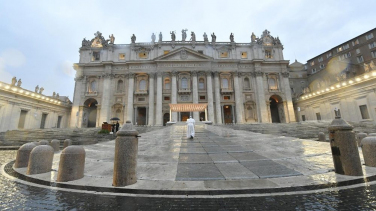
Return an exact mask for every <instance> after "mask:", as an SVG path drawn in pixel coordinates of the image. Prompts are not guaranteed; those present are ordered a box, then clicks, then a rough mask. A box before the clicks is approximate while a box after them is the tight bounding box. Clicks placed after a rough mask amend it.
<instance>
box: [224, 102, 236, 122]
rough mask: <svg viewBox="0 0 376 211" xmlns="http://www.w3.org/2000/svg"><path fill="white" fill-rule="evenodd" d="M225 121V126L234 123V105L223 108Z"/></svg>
mask: <svg viewBox="0 0 376 211" xmlns="http://www.w3.org/2000/svg"><path fill="white" fill-rule="evenodd" d="M223 119H224V123H225V124H231V123H233V120H234V119H233V114H232V105H224V106H223Z"/></svg>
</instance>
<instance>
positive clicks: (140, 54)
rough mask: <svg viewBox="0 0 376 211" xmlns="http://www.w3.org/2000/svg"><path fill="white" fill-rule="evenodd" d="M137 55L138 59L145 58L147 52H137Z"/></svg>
mask: <svg viewBox="0 0 376 211" xmlns="http://www.w3.org/2000/svg"><path fill="white" fill-rule="evenodd" d="M138 57H139V58H140V59H147V58H148V53H147V52H141V53H138Z"/></svg>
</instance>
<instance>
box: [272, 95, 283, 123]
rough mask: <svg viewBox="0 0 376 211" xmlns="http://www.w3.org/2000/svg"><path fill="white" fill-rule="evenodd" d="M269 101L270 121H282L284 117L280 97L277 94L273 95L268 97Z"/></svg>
mask: <svg viewBox="0 0 376 211" xmlns="http://www.w3.org/2000/svg"><path fill="white" fill-rule="evenodd" d="M269 102H270V116H271V117H272V123H281V122H284V120H285V119H284V109H283V102H282V98H281V97H280V96H278V95H273V96H271V97H270V98H269Z"/></svg>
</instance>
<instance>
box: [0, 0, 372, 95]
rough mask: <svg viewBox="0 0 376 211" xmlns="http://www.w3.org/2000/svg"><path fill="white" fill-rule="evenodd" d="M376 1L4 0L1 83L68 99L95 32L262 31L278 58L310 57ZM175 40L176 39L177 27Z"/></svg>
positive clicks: (339, 38)
mask: <svg viewBox="0 0 376 211" xmlns="http://www.w3.org/2000/svg"><path fill="white" fill-rule="evenodd" d="M374 8H376V1H374V0H361V1H350V0H349V1H339V0H325V1H298V0H283V1H280V0H278V1H268V0H262V1H253V0H243V1H236V0H231V1H229V0H226V1H224V0H215V1H214V0H213V1H209V0H190V1H178V0H174V1H172V0H171V1H164V0H159V1H157V0H154V1H149V0H143V1H124V0H123V1H96V0H91V1H80V0H79V1H77V0H76V1H72V0H64V1H51V0H46V1H44V0H38V1H26V0H25V1H23V0H19V1H5V0H0V29H1V30H0V81H4V82H7V83H10V81H11V78H12V77H13V76H16V77H17V79H19V78H21V79H22V82H23V83H22V87H23V88H26V89H30V90H34V87H35V86H36V85H39V86H40V87H41V86H42V87H44V88H45V91H44V94H46V95H52V92H53V91H56V92H58V93H60V96H69V98H70V99H72V98H73V90H74V74H75V71H74V70H73V68H72V66H73V63H75V62H78V59H79V53H78V49H79V47H80V45H81V41H82V39H83V38H84V37H86V38H87V39H92V38H93V37H94V33H95V32H96V31H98V30H99V31H100V32H102V33H103V35H104V36H105V38H107V37H108V35H109V34H114V36H115V37H116V40H115V44H128V43H130V36H131V35H132V34H133V33H134V34H135V35H136V36H137V42H149V41H150V36H151V33H153V32H154V33H157V32H158V33H159V32H162V33H163V34H164V40H167V39H169V35H168V33H169V31H172V30H176V31H177V32H180V31H181V29H183V28H187V29H188V31H189V32H190V31H194V32H195V33H196V36H197V40H203V38H202V36H201V35H202V34H203V33H204V32H206V33H207V34H209V33H212V32H215V34H216V35H217V41H228V40H229V35H230V33H231V32H232V33H234V36H235V42H243V43H245V42H250V35H251V34H252V32H254V33H255V34H256V35H257V36H260V35H261V33H262V31H263V30H265V29H268V30H269V31H270V32H271V35H272V36H279V37H280V40H281V42H282V44H283V45H284V57H285V59H286V60H290V62H293V61H294V60H295V59H297V60H298V61H300V62H302V63H305V62H306V61H307V60H308V59H310V58H312V57H314V56H316V55H318V54H320V53H322V52H324V51H326V50H329V49H330V48H332V47H334V46H335V45H338V44H341V43H342V42H345V41H347V40H349V39H351V38H353V37H355V36H357V35H360V34H362V33H364V32H366V31H368V30H371V29H373V28H375V24H376V15H375V10H374ZM177 37H178V40H180V39H181V37H180V33H179V34H178V36H177Z"/></svg>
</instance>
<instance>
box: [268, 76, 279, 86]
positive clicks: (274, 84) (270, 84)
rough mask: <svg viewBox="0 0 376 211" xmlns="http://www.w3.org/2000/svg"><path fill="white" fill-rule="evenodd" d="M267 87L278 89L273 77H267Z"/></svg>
mask: <svg viewBox="0 0 376 211" xmlns="http://www.w3.org/2000/svg"><path fill="white" fill-rule="evenodd" d="M269 89H278V87H277V83H276V81H275V79H274V78H269Z"/></svg>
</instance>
